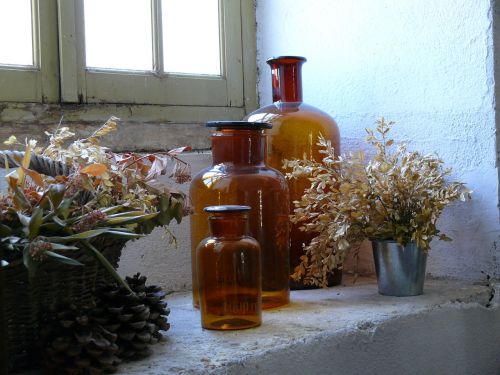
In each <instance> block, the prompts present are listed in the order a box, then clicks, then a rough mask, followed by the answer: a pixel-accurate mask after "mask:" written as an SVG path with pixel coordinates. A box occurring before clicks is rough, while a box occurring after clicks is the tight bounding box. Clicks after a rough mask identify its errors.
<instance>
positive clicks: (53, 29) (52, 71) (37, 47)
mask: <svg viewBox="0 0 500 375" xmlns="http://www.w3.org/2000/svg"><path fill="white" fill-rule="evenodd" d="M31 9H32V13H33V17H32V28H33V66H22V65H19V66H17V65H0V101H2V102H37V103H48V102H56V101H58V99H59V81H58V54H57V17H56V0H32V1H31ZM42 46H43V48H41V47H42Z"/></svg>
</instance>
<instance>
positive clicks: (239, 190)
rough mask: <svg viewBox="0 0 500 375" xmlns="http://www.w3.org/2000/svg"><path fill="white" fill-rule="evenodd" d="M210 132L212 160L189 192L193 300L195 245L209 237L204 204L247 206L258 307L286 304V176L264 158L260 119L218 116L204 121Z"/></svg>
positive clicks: (195, 288) (263, 125) (196, 299)
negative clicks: (258, 269) (256, 251)
mask: <svg viewBox="0 0 500 375" xmlns="http://www.w3.org/2000/svg"><path fill="white" fill-rule="evenodd" d="M207 126H208V127H212V128H214V129H215V132H214V133H213V134H212V158H213V165H212V166H211V167H208V168H206V169H204V170H202V171H201V172H199V173H198V174H197V175H196V176H195V177H194V178H193V180H192V182H191V187H190V197H191V203H192V206H193V211H194V213H193V214H192V215H191V217H190V219H191V249H192V257H191V261H192V271H193V272H192V274H193V304H194V306H196V307H198V306H199V295H198V278H197V271H196V256H195V251H196V246H197V244H198V243H199V242H200V241H201V240H202V239H203V238H205V237H208V224H207V223H208V220H207V219H208V216H207V213H206V212H204V211H203V208H204V207H207V206H213V205H246V206H250V207H251V208H252V210H251V211H250V214H249V227H250V235H251V236H252V237H253V238H255V239H256V240H257V241H258V242H259V244H260V246H261V251H262V307H263V308H264V309H268V308H272V307H278V306H282V305H286V304H287V303H289V300H290V297H289V295H290V289H289V285H288V280H289V275H290V268H289V220H288V214H289V212H290V206H289V193H288V185H287V182H286V180H285V177H284V176H283V175H282V174H281V173H280V172H278V171H277V170H275V169H273V168H269V167H267V166H266V164H265V163H264V150H265V145H266V138H265V135H264V133H263V129H266V128H270V127H271V125H269V124H267V123H262V122H253V123H250V122H247V121H218V122H209V123H207Z"/></svg>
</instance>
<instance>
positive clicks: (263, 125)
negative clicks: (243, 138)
mask: <svg viewBox="0 0 500 375" xmlns="http://www.w3.org/2000/svg"><path fill="white" fill-rule="evenodd" d="M206 126H207V128H217V129H242V130H262V129H271V128H272V127H273V126H272V125H271V124H270V123H268V122H251V121H209V122H207V124H206Z"/></svg>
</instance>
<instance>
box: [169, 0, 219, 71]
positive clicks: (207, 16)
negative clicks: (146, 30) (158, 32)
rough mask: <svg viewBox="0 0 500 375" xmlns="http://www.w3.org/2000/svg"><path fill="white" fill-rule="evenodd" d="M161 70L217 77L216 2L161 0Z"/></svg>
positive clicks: (217, 15)
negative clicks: (162, 67)
mask: <svg viewBox="0 0 500 375" xmlns="http://www.w3.org/2000/svg"><path fill="white" fill-rule="evenodd" d="M162 21H163V58H164V62H163V65H164V69H165V71H166V72H172V73H193V74H212V75H220V74H221V69H220V46H219V1H218V0H162Z"/></svg>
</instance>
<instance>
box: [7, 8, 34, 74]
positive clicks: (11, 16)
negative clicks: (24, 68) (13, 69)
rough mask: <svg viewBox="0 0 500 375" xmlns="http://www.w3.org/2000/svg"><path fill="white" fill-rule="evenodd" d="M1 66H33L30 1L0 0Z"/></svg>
mask: <svg viewBox="0 0 500 375" xmlns="http://www.w3.org/2000/svg"><path fill="white" fill-rule="evenodd" d="M0 64H14V65H33V42H32V36H31V1H30V0H0Z"/></svg>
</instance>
